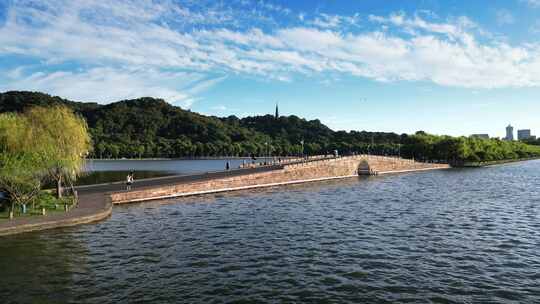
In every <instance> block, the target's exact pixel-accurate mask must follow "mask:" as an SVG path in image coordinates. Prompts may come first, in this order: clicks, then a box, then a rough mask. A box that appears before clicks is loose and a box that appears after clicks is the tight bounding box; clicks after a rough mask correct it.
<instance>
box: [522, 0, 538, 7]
mask: <svg viewBox="0 0 540 304" xmlns="http://www.w3.org/2000/svg"><path fill="white" fill-rule="evenodd" d="M521 2H524V3H526V4H528V5H530V6H532V7H540V0H521Z"/></svg>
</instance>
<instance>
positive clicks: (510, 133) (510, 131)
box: [504, 125, 514, 140]
mask: <svg viewBox="0 0 540 304" xmlns="http://www.w3.org/2000/svg"><path fill="white" fill-rule="evenodd" d="M504 139H506V140H514V127H512V125H508V127H506V137H505V138H504Z"/></svg>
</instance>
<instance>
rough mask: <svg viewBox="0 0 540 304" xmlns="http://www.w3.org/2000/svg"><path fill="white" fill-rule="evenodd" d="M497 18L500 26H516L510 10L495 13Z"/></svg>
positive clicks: (500, 10)
mask: <svg viewBox="0 0 540 304" xmlns="http://www.w3.org/2000/svg"><path fill="white" fill-rule="evenodd" d="M495 18H496V19H497V23H498V24H499V25H507V24H514V23H515V22H516V19H515V18H514V15H512V13H511V12H510V11H509V10H506V9H499V10H497V11H496V12H495Z"/></svg>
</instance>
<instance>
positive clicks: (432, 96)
mask: <svg viewBox="0 0 540 304" xmlns="http://www.w3.org/2000/svg"><path fill="white" fill-rule="evenodd" d="M8 90H37V91H43V92H47V93H50V94H53V95H59V96H62V97H65V98H69V99H73V100H82V101H96V102H100V103H108V102H112V101H117V100H121V99H127V98H136V97H141V96H153V97H159V98H164V99H165V100H167V101H168V102H170V103H172V104H175V105H179V106H182V107H183V108H190V109H192V110H193V111H197V112H201V113H204V114H210V115H216V116H228V115H237V116H241V117H242V116H246V115H256V114H266V113H272V112H273V108H274V105H275V103H276V102H278V103H279V106H280V110H281V113H282V114H286V115H289V114H295V115H298V116H301V117H305V118H308V119H314V118H319V119H320V120H321V121H322V122H324V123H326V124H327V125H329V126H330V127H332V128H333V129H344V130H369V131H393V132H397V133H403V132H405V133H411V132H415V131H417V130H424V131H427V132H430V133H435V134H449V135H469V134H472V133H489V134H490V135H492V136H503V135H504V127H505V126H506V125H507V124H508V123H512V124H513V125H514V126H515V127H516V129H517V128H531V129H532V131H533V133H534V134H538V135H540V120H538V119H537V115H538V113H540V103H539V102H540V0H504V1H502V0H491V1H488V0H485V1H483V0H475V1H470V0H469V1H458V0H453V1H452V0H445V1H443V0H418V1H414V0H409V1H391V0H388V1H383V0H362V1H361V0H358V1H350V0H342V1H338V0H335V1H315V0H312V1H277V0H274V1H271V0H258V1H248V0H229V1H204V0H202V1H193V0H189V1H179V0H178V1H177V0H163V1H157V0H155V1H150V0H118V1H101V0H79V1H69V0H40V1H28V0H0V91H8Z"/></svg>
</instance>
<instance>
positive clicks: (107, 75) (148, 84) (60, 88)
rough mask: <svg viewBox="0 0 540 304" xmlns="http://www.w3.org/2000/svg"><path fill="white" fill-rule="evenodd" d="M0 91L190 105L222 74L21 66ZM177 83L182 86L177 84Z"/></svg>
mask: <svg viewBox="0 0 540 304" xmlns="http://www.w3.org/2000/svg"><path fill="white" fill-rule="evenodd" d="M7 75H8V78H7V79H5V80H4V81H3V82H2V84H1V85H0V91H5V90H33V91H44V92H49V93H51V94H55V95H59V96H62V97H65V98H69V99H73V100H81V101H94V102H100V103H104V102H110V101H116V100H123V99H131V98H137V97H142V96H150V97H156V98H162V99H165V100H167V101H169V102H171V103H173V104H175V105H179V106H182V107H185V108H189V107H191V105H192V104H193V102H194V101H195V100H197V97H196V95H197V94H198V93H199V92H200V91H201V90H204V89H206V88H208V87H210V86H212V85H213V84H215V83H217V82H219V81H221V80H223V77H218V78H207V77H206V76H205V75H202V74H197V73H185V72H173V73H171V72H162V71H159V70H156V69H122V68H118V69H117V68H91V69H88V70H84V71H75V72H72V71H55V72H49V73H47V72H39V71H38V72H32V71H25V69H24V67H19V68H16V69H14V70H11V71H10V72H9V73H7ZM178 83H182V85H180V86H178V85H177V84H178Z"/></svg>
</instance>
